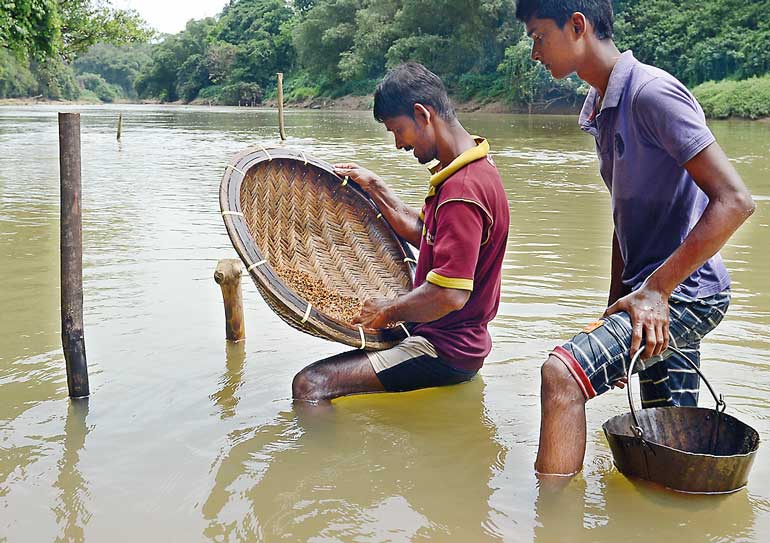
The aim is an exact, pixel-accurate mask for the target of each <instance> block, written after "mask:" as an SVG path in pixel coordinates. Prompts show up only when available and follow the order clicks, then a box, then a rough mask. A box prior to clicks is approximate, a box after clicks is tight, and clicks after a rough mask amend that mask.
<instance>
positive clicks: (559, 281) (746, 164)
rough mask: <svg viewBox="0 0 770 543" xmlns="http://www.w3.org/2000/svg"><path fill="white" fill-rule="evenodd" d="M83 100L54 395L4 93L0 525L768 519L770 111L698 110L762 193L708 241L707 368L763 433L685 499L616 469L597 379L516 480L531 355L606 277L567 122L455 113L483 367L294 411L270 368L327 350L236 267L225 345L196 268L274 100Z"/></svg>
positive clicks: (54, 286)
mask: <svg viewBox="0 0 770 543" xmlns="http://www.w3.org/2000/svg"><path fill="white" fill-rule="evenodd" d="M60 109H67V108H60ZM79 110H80V111H81V112H82V148H83V230H84V245H85V251H84V290H85V302H84V307H85V336H86V349H87V354H88V363H89V369H90V381H91V391H92V395H91V398H90V399H89V400H86V401H79V402H76V403H70V401H69V400H68V398H67V386H66V374H65V370H64V359H63V355H62V352H61V343H60V323H59V286H58V277H59V257H58V244H59V242H58V238H59V226H58V224H59V222H58V213H59V184H58V183H59V182H58V151H57V149H58V147H57V145H58V140H57V137H58V136H57V125H56V111H57V109H55V108H53V107H45V106H44V107H34V108H31V107H30V108H24V107H8V108H0V541H9V542H16V541H24V542H27V541H35V542H37V541H55V540H56V541H136V540H143V541H217V542H219V541H268V542H272V541H313V542H320V541H344V542H348V541H350V542H375V541H395V542H403V541H421V540H434V541H458V542H468V541H474V542H475V541H512V542H519V541H522V542H524V541H538V542H540V543H550V542H560V541H566V540H569V541H608V542H616V541H619V540H623V541H648V540H650V539H653V540H666V539H667V538H670V539H672V540H673V539H674V538H676V539H677V540H679V541H767V540H768V536H769V535H770V461H769V459H770V449H768V445H767V443H766V442H767V441H769V440H770V357H769V355H770V333H769V332H768V329H769V327H770V281H768V278H770V250H769V249H770V228H769V227H768V223H770V158H768V157H769V156H770V123H762V122H740V121H727V122H713V123H712V128H713V130H714V132H715V133H716V135H717V137H718V139H719V140H720V142H721V143H722V145H723V147H724V148H725V150H726V151H727V153H728V155H729V156H730V157H731V158H732V159H733V161H734V163H735V166H736V167H737V169H738V171H739V172H740V173H741V174H742V176H743V178H744V180H745V181H746V183H747V185H748V186H749V188H750V189H751V191H752V193H753V194H754V196H755V199H756V201H757V212H756V213H755V215H754V216H753V217H752V218H751V219H750V221H749V222H748V223H747V224H746V225H745V226H744V227H743V228H742V229H741V230H740V231H739V232H738V234H737V235H736V236H735V237H734V238H733V239H732V240H731V241H730V243H729V244H728V246H727V247H726V248H725V249H724V251H723V255H724V257H725V260H726V262H727V264H728V266H729V268H730V270H731V273H732V277H733V303H732V306H731V307H730V311H729V313H728V316H727V318H726V319H725V320H724V322H723V323H722V324H721V325H720V326H719V327H718V328H717V330H715V331H714V332H713V333H712V334H711V335H709V336H708V338H707V339H706V340H705V341H704V344H703V368H704V371H705V372H706V374H707V376H708V377H709V378H710V380H711V382H712V383H713V385H714V386H715V387H716V388H717V390H718V391H719V392H721V393H723V394H724V396H725V398H726V400H727V403H728V412H729V413H731V414H733V415H735V416H737V417H739V418H740V419H741V420H743V421H745V422H747V423H748V424H750V425H752V426H754V427H755V428H757V429H758V431H759V432H760V434H761V438H762V439H763V440H764V442H765V444H764V445H763V446H762V448H760V451H759V454H758V455H757V458H756V462H755V465H754V469H753V472H752V478H751V480H750V482H749V485H748V488H747V489H745V490H742V491H740V492H738V493H735V494H732V495H729V496H721V497H715V496H705V497H704V496H685V495H679V494H676V493H673V492H670V491H665V490H661V489H659V488H656V487H654V486H651V485H649V484H644V483H640V482H635V481H630V480H629V479H627V478H626V477H624V476H623V475H621V474H619V473H618V472H617V470H616V469H615V468H614V467H613V464H612V456H611V453H610V451H609V448H608V445H607V442H606V440H605V437H604V435H603V433H602V430H601V425H602V423H603V422H604V421H605V420H606V419H608V418H609V417H611V416H614V415H616V414H619V413H623V412H626V411H628V406H627V403H626V397H625V395H624V394H623V393H622V392H620V391H613V392H611V393H608V394H606V395H604V396H602V397H599V398H597V399H595V400H593V401H591V402H590V403H589V405H588V448H587V452H586V461H585V468H584V470H583V472H582V473H581V474H580V475H578V476H577V477H575V478H574V480H572V481H571V482H570V483H569V485H567V487H566V488H565V489H563V490H562V491H561V492H557V493H554V492H551V491H549V490H546V489H544V488H540V487H539V485H538V482H537V479H536V478H535V476H534V473H533V468H532V465H533V462H534V458H535V453H536V449H537V436H538V425H539V406H538V401H539V400H538V392H539V391H538V388H539V366H540V364H541V362H542V361H543V359H544V358H545V356H546V354H547V352H548V351H549V350H550V349H551V348H552V347H553V346H554V345H556V344H557V343H559V342H561V341H563V340H565V339H567V338H569V337H570V336H571V335H572V334H573V333H574V332H575V331H576V330H577V329H578V328H582V327H583V326H584V325H585V324H587V323H589V322H591V321H593V320H595V318H596V317H597V316H599V315H600V314H601V312H602V311H603V309H604V305H605V301H606V291H607V286H608V269H609V246H610V237H611V220H610V211H609V197H608V195H607V193H606V190H605V188H604V186H603V184H602V183H601V180H600V178H599V175H598V172H597V162H596V159H595V156H594V152H593V143H592V141H591V138H590V137H589V136H587V135H584V134H583V133H582V132H581V131H580V130H579V129H578V128H577V126H576V120H575V118H573V117H557V116H549V117H546V116H533V117H527V116H514V115H488V114H485V115H482V114H464V115H462V117H461V120H462V121H463V123H464V124H465V125H466V126H467V127H468V128H469V129H470V130H471V131H473V132H474V133H479V134H483V135H484V136H486V137H487V138H489V140H490V142H491V145H492V150H493V156H494V158H495V160H496V162H497V164H498V166H499V168H500V172H501V174H502V177H503V179H504V182H505V186H506V189H507V193H508V197H509V201H510V209H511V230H510V240H509V245H508V252H507V256H506V261H505V269H504V276H503V289H502V303H501V305H500V313H499V315H498V317H497V319H496V321H494V323H493V324H492V325H491V331H492V334H493V341H494V349H493V351H492V353H491V354H490V356H489V358H488V361H487V363H486V364H485V366H484V368H483V369H482V371H481V373H480V377H478V378H477V379H475V380H474V381H473V382H471V383H470V384H466V385H461V386H455V387H448V388H443V389H431V390H424V391H417V392H413V393H407V394H401V395H387V394H378V395H368V396H359V397H353V398H346V399H342V400H340V401H337V402H335V406H334V409H333V411H332V412H331V413H327V414H325V415H322V416H316V417H306V416H304V415H303V414H302V413H297V412H296V411H295V410H294V409H293V407H292V403H291V400H290V390H291V388H290V385H291V379H292V376H293V375H294V374H295V373H296V372H297V371H298V370H299V369H301V368H302V367H303V366H304V365H306V364H307V363H309V362H311V361H313V360H316V359H319V358H322V357H325V356H329V355H332V354H335V353H338V352H341V351H342V350H343V349H344V347H342V346H340V345H337V344H334V343H330V342H326V341H324V340H321V339H318V338H314V337H311V336H308V335H305V334H302V333H301V332H298V331H296V330H294V329H292V328H290V327H289V326H287V325H286V324H284V323H283V321H281V320H280V319H279V318H278V317H277V316H275V315H274V314H273V313H272V312H271V311H270V309H269V308H268V307H267V305H266V304H265V303H264V302H263V301H262V299H261V297H260V296H259V294H258V292H257V290H256V288H255V287H254V285H253V284H251V282H250V281H248V280H246V281H244V283H243V286H244V299H245V306H246V333H247V337H248V339H247V340H246V342H245V343H243V344H239V345H236V346H228V345H227V344H226V342H225V340H224V317H223V311H222V300H221V294H220V291H219V287H218V286H217V285H216V284H215V283H214V280H213V272H214V268H215V266H216V263H217V261H218V260H219V259H221V258H233V257H236V255H235V251H234V250H233V248H232V246H231V245H230V241H229V239H228V237H227V234H226V232H225V229H224V226H223V223H222V219H221V217H220V214H219V203H218V187H219V182H220V179H221V177H222V174H223V172H224V166H225V165H226V163H227V161H228V160H229V158H230V156H231V155H233V154H235V153H236V152H238V151H240V150H241V149H243V148H245V147H247V146H250V145H255V144H262V145H267V144H276V143H277V142H278V141H277V128H276V114H275V112H274V111H255V110H249V109H236V108H192V107H157V106H110V107H82V108H80V109H79ZM119 111H121V112H123V114H124V126H123V139H122V141H121V142H117V141H116V138H115V130H116V124H117V116H118V112H119ZM286 121H287V132H288V135H289V139H288V141H287V143H286V144H287V145H288V146H291V147H295V148H299V149H302V150H303V151H304V152H306V153H308V154H313V155H315V156H318V157H319V158H322V159H325V160H327V161H329V162H334V161H343V160H344V161H348V160H354V161H358V162H360V163H361V164H363V165H365V166H367V167H369V168H370V169H372V170H375V171H377V172H379V173H381V174H382V175H383V177H385V179H386V180H387V181H388V182H390V183H391V184H392V185H393V186H394V187H395V188H396V190H397V191H398V192H399V193H400V194H401V195H402V196H403V198H404V199H406V200H407V201H408V202H410V203H412V204H414V205H418V204H419V203H420V201H421V198H422V196H423V193H424V191H425V188H426V186H427V173H426V171H425V170H424V168H423V167H421V166H420V165H419V164H417V163H416V161H415V160H414V159H413V157H412V156H411V154H407V153H404V152H401V151H397V150H396V149H395V148H394V147H393V145H392V139H391V137H390V136H389V135H388V134H387V133H386V132H385V129H384V128H383V127H382V126H381V125H379V124H377V123H376V122H375V121H373V120H372V118H371V115H370V114H369V113H366V112H320V111H289V112H287V116H286ZM701 405H704V406H708V405H711V401H710V400H709V398H708V397H707V392H705V389H704V393H703V394H702V395H701Z"/></svg>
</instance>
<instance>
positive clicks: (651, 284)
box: [644, 268, 676, 299]
mask: <svg viewBox="0 0 770 543" xmlns="http://www.w3.org/2000/svg"><path fill="white" fill-rule="evenodd" d="M659 272H660V268H658V270H656V271H655V273H653V274H652V275H650V276H649V277H648V278H647V280H646V281H645V282H644V283H645V285H644V286H645V287H646V288H647V289H648V290H651V291H653V292H657V293H659V294H660V295H661V296H662V297H663V298H665V299H668V298H669V297H670V296H671V293H672V292H674V289H675V288H676V285H673V286H672V285H671V284H670V283H671V281H667V280H666V279H665V278H664V277H662V274H660V273H659Z"/></svg>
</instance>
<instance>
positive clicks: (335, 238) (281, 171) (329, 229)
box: [219, 147, 416, 350]
mask: <svg viewBox="0 0 770 543" xmlns="http://www.w3.org/2000/svg"><path fill="white" fill-rule="evenodd" d="M219 201H220V206H221V210H222V216H223V219H224V222H225V227H226V228H227V233H228V234H229V236H230V240H231V241H232V243H233V246H234V247H235V250H236V251H237V252H238V254H239V255H240V257H241V260H243V262H244V263H245V265H246V269H247V270H248V272H249V274H250V275H251V277H252V279H253V280H254V283H255V284H256V286H257V290H259V292H260V294H261V295H262V297H263V298H264V299H265V301H266V302H267V304H268V305H269V306H270V308H271V309H272V310H273V311H274V312H275V313H276V314H277V315H278V316H279V317H281V318H282V319H283V320H284V321H286V322H287V323H288V324H290V325H291V326H293V327H294V328H297V329H299V330H302V331H303V332H306V333H308V334H312V335H314V336H318V337H322V338H325V339H329V340H332V341H337V342H340V343H344V344H346V345H350V346H353V347H358V348H363V349H372V350H373V349H385V348H388V347H391V346H393V345H395V344H396V343H398V342H400V341H402V340H403V339H404V338H405V337H407V336H408V335H409V332H408V330H407V327H406V326H405V325H397V326H395V327H393V328H389V329H386V330H377V331H375V330H368V329H363V328H361V327H359V326H357V325H353V324H350V322H349V320H350V318H351V316H353V315H357V314H358V308H359V305H360V303H362V302H363V301H364V300H366V299H368V298H393V297H396V296H399V295H402V294H405V293H407V292H409V291H410V290H411V289H412V286H413V280H414V271H415V264H416V262H415V260H414V256H413V253H412V251H411V248H410V247H409V246H408V245H407V243H406V242H405V241H404V240H402V239H401V238H399V237H398V236H397V235H396V233H395V232H394V231H393V229H392V228H391V226H390V225H389V224H388V222H387V221H386V220H385V219H384V218H383V217H382V215H381V214H380V212H379V211H378V209H377V207H376V205H375V204H374V202H373V201H372V200H371V199H370V198H369V197H368V196H367V194H366V193H365V192H364V191H363V190H362V189H361V188H360V187H359V186H358V185H357V184H356V183H354V182H353V181H350V180H348V179H341V178H340V177H339V176H337V175H336V174H335V173H334V172H333V171H332V167H331V165H329V164H327V163H326V162H323V161H321V160H318V159H316V158H313V157H311V156H307V155H305V154H304V153H303V152H301V151H296V150H291V149H287V148H271V149H265V148H262V147H260V148H258V149H247V150H245V151H243V152H241V153H240V154H238V155H236V156H235V157H234V158H233V159H232V160H231V161H230V163H229V164H228V166H227V168H226V170H225V174H224V177H223V178H222V184H221V186H220V192H219Z"/></svg>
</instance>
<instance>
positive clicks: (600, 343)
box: [551, 289, 730, 407]
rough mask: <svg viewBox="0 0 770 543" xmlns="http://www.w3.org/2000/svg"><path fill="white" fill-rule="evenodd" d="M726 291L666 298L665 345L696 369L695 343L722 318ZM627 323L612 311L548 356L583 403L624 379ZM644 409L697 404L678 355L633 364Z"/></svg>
mask: <svg viewBox="0 0 770 543" xmlns="http://www.w3.org/2000/svg"><path fill="white" fill-rule="evenodd" d="M729 305H730V290H729V289H728V290H725V291H723V292H720V293H719V294H715V295H713V296H709V297H707V298H701V299H695V298H690V297H687V296H683V295H680V294H674V295H672V296H671V298H669V301H668V307H669V316H670V322H669V343H670V344H672V345H673V346H675V347H677V348H678V349H679V350H681V351H682V352H683V353H684V354H685V355H686V356H687V357H688V358H689V359H690V360H691V361H692V362H693V363H695V364H696V365H697V366H698V367H700V341H701V339H703V337H704V336H705V335H706V334H708V333H709V332H710V331H711V330H713V329H714V328H715V327H716V326H717V325H718V324H719V323H720V322H721V320H722V318H723V317H724V316H725V312H726V311H727V307H728V306H729ZM631 333H632V330H631V319H630V317H629V315H628V313H625V312H622V313H615V314H614V315H610V316H609V317H605V318H603V319H601V320H600V321H597V322H596V323H594V324H593V325H590V326H588V327H587V328H586V329H585V330H583V331H582V332H580V333H579V334H578V335H576V336H575V337H574V338H572V340H571V341H569V342H567V343H565V344H564V345H562V346H561V347H556V349H554V351H553V352H552V353H551V354H552V355H554V356H556V357H557V358H559V359H560V360H561V361H562V362H564V364H565V365H566V366H567V369H569V371H570V373H572V376H573V377H574V378H575V380H576V381H577V383H578V385H579V386H580V388H581V389H582V391H583V394H584V395H585V397H586V399H589V400H590V399H591V398H593V397H594V396H597V395H599V394H602V393H604V392H606V391H607V390H609V389H610V388H612V387H613V384H614V383H615V382H616V381H617V380H618V379H620V378H621V377H624V376H625V373H626V368H627V367H628V365H629V363H630V356H629V355H630V347H631ZM636 369H639V370H640V371H639V383H640V388H641V397H642V406H643V407H663V406H697V405H698V388H699V387H700V377H699V376H698V374H697V373H696V372H695V370H693V369H692V367H691V366H690V365H689V364H688V363H687V361H686V360H684V359H683V358H682V357H681V356H680V355H678V354H676V353H673V352H672V351H671V350H667V351H665V352H664V353H662V354H660V355H658V356H654V357H652V358H649V359H647V360H644V361H641V362H638V363H637V364H636Z"/></svg>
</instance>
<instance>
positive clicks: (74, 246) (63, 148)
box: [59, 113, 90, 398]
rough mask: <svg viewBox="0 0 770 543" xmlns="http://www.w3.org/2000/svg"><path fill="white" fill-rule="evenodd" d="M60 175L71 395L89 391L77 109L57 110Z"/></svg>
mask: <svg viewBox="0 0 770 543" xmlns="http://www.w3.org/2000/svg"><path fill="white" fill-rule="evenodd" d="M59 171H60V179H61V238H60V241H61V248H60V252H61V323H62V348H63V350H64V359H65V361H66V364H67V387H68V388H69V395H70V397H71V398H81V397H83V396H88V395H89V394H90V391H89V387H88V366H87V364H86V346H85V338H84V334H83V228H82V215H81V204H80V202H81V199H80V113H59Z"/></svg>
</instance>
